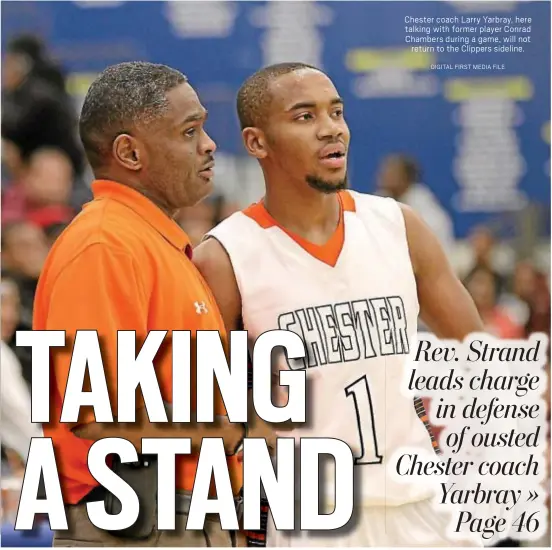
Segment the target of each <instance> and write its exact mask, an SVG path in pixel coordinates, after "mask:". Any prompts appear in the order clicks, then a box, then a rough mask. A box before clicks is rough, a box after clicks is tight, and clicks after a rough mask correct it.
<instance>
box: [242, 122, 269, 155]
mask: <svg viewBox="0 0 552 550" xmlns="http://www.w3.org/2000/svg"><path fill="white" fill-rule="evenodd" d="M242 137H243V144H244V145H245V148H246V149H247V152H248V153H249V154H250V155H251V156H253V157H255V158H258V159H264V158H265V157H266V153H267V151H266V138H265V135H264V132H263V131H262V130H261V129H260V128H253V127H249V128H244V129H243V130H242Z"/></svg>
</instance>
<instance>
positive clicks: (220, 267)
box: [194, 238, 286, 449]
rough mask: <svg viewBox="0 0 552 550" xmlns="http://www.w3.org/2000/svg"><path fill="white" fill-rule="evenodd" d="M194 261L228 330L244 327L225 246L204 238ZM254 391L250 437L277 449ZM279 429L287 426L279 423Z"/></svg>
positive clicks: (250, 397)
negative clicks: (256, 402) (256, 410)
mask: <svg viewBox="0 0 552 550" xmlns="http://www.w3.org/2000/svg"><path fill="white" fill-rule="evenodd" d="M194 263H195V264H196V266H197V268H198V269H199V271H200V272H201V274H202V275H203V277H204V279H205V280H206V281H207V284H208V285H209V288H210V289H211V291H212V293H213V295H214V297H215V300H216V302H217V304H218V306H219V309H220V312H221V315H222V318H223V321H224V325H225V327H226V330H227V331H228V333H230V331H232V330H241V329H242V303H241V295H240V290H239V288H238V283H237V281H236V276H235V274H234V268H233V267H232V262H231V261H230V258H229V256H228V254H227V253H226V250H225V249H224V247H223V246H222V245H221V244H220V242H219V241H218V240H216V239H215V238H209V239H207V240H205V241H203V242H202V243H201V244H200V245H199V246H198V247H197V248H196V249H195V250H194ZM252 397H253V392H252V391H249V392H248V399H249V403H248V411H249V422H248V428H249V430H248V431H249V434H248V436H249V437H262V438H264V439H265V440H266V442H267V445H268V446H269V447H270V448H272V449H274V448H275V444H276V434H275V432H274V428H273V426H272V425H270V424H268V423H267V422H265V421H264V420H263V419H262V418H259V417H258V416H257V414H256V412H255V408H254V407H253V402H252ZM278 429H279V430H282V429H286V426H285V425H282V424H279V425H278Z"/></svg>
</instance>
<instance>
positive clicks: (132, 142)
mask: <svg viewBox="0 0 552 550" xmlns="http://www.w3.org/2000/svg"><path fill="white" fill-rule="evenodd" d="M112 151H113V156H114V157H115V160H116V161H117V162H118V163H119V164H120V165H121V166H124V167H125V168H126V169H127V170H133V171H134V172H136V171H138V170H140V169H141V168H142V148H141V147H140V142H139V141H138V140H137V139H136V138H135V137H133V136H131V135H129V134H119V135H118V136H117V137H116V138H115V141H114V142H113V148H112Z"/></svg>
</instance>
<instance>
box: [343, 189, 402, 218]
mask: <svg viewBox="0 0 552 550" xmlns="http://www.w3.org/2000/svg"><path fill="white" fill-rule="evenodd" d="M345 193H346V194H347V195H349V197H350V201H351V202H352V203H353V204H354V208H353V209H352V210H353V211H354V212H355V213H356V214H357V215H358V216H359V217H360V218H361V219H363V220H366V221H368V220H370V221H371V222H372V223H373V222H375V221H376V220H381V221H386V222H388V223H399V224H401V225H402V224H403V223H404V220H403V212H402V208H401V204H400V203H398V202H397V201H396V200H395V199H393V198H390V197H383V196H380V195H373V194H370V193H361V192H359V191H353V190H347V191H346V192H345ZM345 209H346V210H347V208H345Z"/></svg>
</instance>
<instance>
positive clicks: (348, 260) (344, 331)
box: [194, 63, 482, 547]
mask: <svg viewBox="0 0 552 550" xmlns="http://www.w3.org/2000/svg"><path fill="white" fill-rule="evenodd" d="M237 106H238V114H239V118H240V122H241V126H242V129H243V131H242V135H243V141H244V144H245V147H246V149H247V151H248V153H249V154H250V155H252V156H254V157H255V158H257V159H258V160H259V163H260V165H261V168H262V171H263V174H264V180H265V184H266V194H265V197H264V198H263V199H262V200H261V201H260V202H259V203H257V204H254V205H252V206H250V207H248V208H247V209H245V210H244V211H242V212H238V213H236V214H233V215H232V216H230V217H229V218H228V219H226V220H225V221H223V222H222V223H221V224H220V225H218V226H217V227H216V228H214V229H213V230H212V231H211V232H210V233H209V235H208V236H207V238H206V240H205V241H204V242H203V243H202V244H201V245H200V246H199V247H198V248H197V249H196V251H195V253H194V258H195V261H196V264H197V265H198V267H199V269H200V271H201V272H202V273H203V275H204V277H205V278H206V280H207V282H208V283H209V285H210V287H211V289H212V291H213V292H214V294H215V297H216V299H217V302H218V304H219V306H220V308H221V311H222V315H223V318H224V321H225V323H226V325H227V328H228V330H236V329H240V328H242V327H243V328H244V329H245V330H247V331H249V337H250V338H251V340H252V341H255V340H256V339H257V338H258V337H259V336H260V335H261V334H263V333H264V332H266V331H269V330H273V329H284V330H292V331H296V332H297V333H298V334H299V335H300V336H301V337H302V338H303V339H304V341H305V347H306V351H307V357H306V359H304V360H303V359H301V360H294V361H293V362H292V361H290V364H288V363H287V361H286V359H285V357H283V358H282V359H281V362H280V364H279V365H278V368H279V369H286V368H291V369H300V368H301V369H302V368H304V369H306V370H307V376H308V378H310V379H311V380H312V385H311V386H310V393H309V395H310V399H311V400H312V404H309V405H310V407H311V411H312V412H311V417H310V418H309V423H308V425H305V426H304V427H303V426H301V428H299V429H295V430H294V431H292V432H291V435H293V436H296V437H328V438H337V439H341V440H344V441H345V442H346V443H347V444H348V445H349V446H350V447H351V449H352V450H353V452H354V454H355V457H356V461H355V462H356V465H357V468H358V469H362V471H361V472H359V471H358V470H356V468H355V470H356V472H357V474H358V475H357V478H358V479H361V482H362V486H361V488H360V491H361V496H362V503H361V506H362V509H361V510H360V511H358V510H356V513H358V514H359V523H356V525H355V528H354V529H346V528H344V529H343V530H342V532H341V533H339V534H337V537H336V534H335V532H334V533H332V536H327V533H326V535H325V534H324V532H319V533H307V534H303V536H302V537H301V538H296V537H295V536H293V535H290V533H289V532H278V531H275V529H274V526H273V523H272V522H269V532H268V543H267V544H268V546H359V547H360V546H380V547H386V546H452V545H456V544H459V543H457V542H456V541H454V540H451V539H450V538H449V537H448V536H447V533H446V531H447V526H448V522H449V518H448V516H445V515H444V514H443V517H441V516H440V515H439V514H436V513H435V512H434V510H433V508H432V506H431V502H430V500H429V497H430V493H429V492H428V489H427V487H424V486H420V485H419V484H415V483H413V484H412V485H403V484H397V483H396V482H395V481H394V480H393V479H392V478H391V477H390V476H389V474H388V472H387V470H386V467H387V463H388V461H389V458H390V456H391V455H392V454H393V452H394V451H395V450H397V449H399V448H401V447H405V446H407V447H416V448H419V449H422V450H424V449H425V450H428V451H430V452H431V451H432V449H433V447H432V445H431V441H430V437H429V435H428V433H427V430H426V428H425V427H424V425H423V423H422V422H421V421H420V418H419V417H418V415H417V414H416V412H415V409H414V405H413V400H412V397H407V396H405V395H403V394H402V393H401V390H400V385H401V381H402V377H403V367H404V364H405V361H406V358H407V353H408V352H409V349H410V346H411V345H412V339H413V337H414V336H415V334H416V325H417V320H418V314H420V315H421V317H422V319H423V320H424V321H425V322H426V323H427V325H429V326H430V327H431V328H432V329H433V330H434V331H435V333H436V334H437V335H438V336H441V337H446V338H454V339H459V340H462V339H464V337H465V336H466V335H468V334H469V333H471V332H474V331H480V330H482V324H481V321H480V319H479V317H478V314H477V311H476V309H475V307H474V305H473V303H472V301H471V299H470V297H469V295H468V294H467V292H466V291H465V289H464V287H463V286H462V285H461V283H460V282H459V281H458V279H457V278H456V277H455V275H454V273H453V271H452V269H451V267H450V266H449V264H448V262H447V260H446V258H445V255H444V253H443V252H442V249H441V247H440V245H439V243H438V241H437V238H436V237H435V236H434V235H433V234H432V233H431V232H430V230H429V229H428V227H427V226H426V225H425V224H424V223H423V222H422V221H421V219H420V218H419V217H418V216H417V215H416V214H415V213H414V212H413V211H412V210H411V209H410V208H408V207H404V206H400V205H399V204H398V203H397V202H395V201H394V200H393V199H390V198H382V197H375V196H370V195H365V194H360V193H356V192H353V191H347V154H348V150H349V139H350V134H349V128H348V127H347V123H346V122H345V118H344V106H343V101H342V100H341V98H340V97H339V94H338V92H337V91H336V88H335V87H334V85H333V83H332V81H331V80H330V79H329V78H328V77H327V76H326V75H325V74H324V73H323V72H321V71H320V70H317V69H316V68H314V67H310V66H307V65H304V64H300V63H287V64H279V65H274V66H270V67H267V68H265V69H263V70H261V71H259V72H257V73H256V74H254V75H253V76H251V77H250V78H249V79H248V80H247V81H246V82H245V83H244V84H243V86H242V88H241V89H240V91H239V93H238V99H237ZM357 418H358V420H357ZM268 429H269V428H268V427H267V426H266V425H264V426H263V425H262V423H257V428H256V430H252V431H251V432H250V435H251V437H258V436H261V437H262V436H263V430H268ZM283 435H286V436H289V435H290V432H287V433H285V434H283ZM297 530H299V528H298V527H297ZM465 544H466V542H465V541H463V542H462V545H465Z"/></svg>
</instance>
